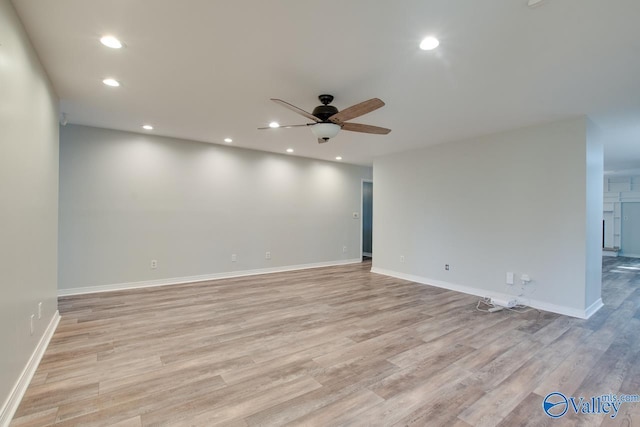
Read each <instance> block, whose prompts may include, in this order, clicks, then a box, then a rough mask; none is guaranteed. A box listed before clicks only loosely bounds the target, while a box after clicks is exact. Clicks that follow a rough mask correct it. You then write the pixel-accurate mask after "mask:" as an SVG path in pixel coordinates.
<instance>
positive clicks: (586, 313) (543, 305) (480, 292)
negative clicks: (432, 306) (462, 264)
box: [371, 267, 603, 319]
mask: <svg viewBox="0 0 640 427" xmlns="http://www.w3.org/2000/svg"><path fill="white" fill-rule="evenodd" d="M371 272H372V273H377V274H382V275H384V276H390V277H395V278H398V279H403V280H408V281H410V282H416V283H420V284H423V285H429V286H435V287H437V288H443V289H449V290H451V291H457V292H462V293H465V294H469V295H475V296H478V297H487V296H493V297H509V298H513V295H507V294H501V293H499V292H494V291H488V290H486V289H480V288H474V287H471V286H465V285H458V284H455V283H449V282H443V281H441V280H435V279H429V278H427V277H422V276H416V275H413V274H406V273H400V272H397V271H393V270H387V269H384V268H376V267H374V268H372V269H371ZM520 301H522V298H520ZM525 302H526V305H528V306H529V307H533V308H537V309H538V310H544V311H550V312H552V313H557V314H563V315H565V316H571V317H577V318H579V319H588V318H589V317H591V316H592V315H593V314H594V313H595V312H596V311H598V310H600V308H602V306H603V304H602V300H601V299H599V300H598V301H596V302H595V303H593V304H592V305H591V306H590V307H588V308H587V309H585V310H580V309H577V308H573V307H566V306H563V305H558V304H553V303H549V302H545V301H538V300H533V299H529V298H527V299H526V300H525Z"/></svg>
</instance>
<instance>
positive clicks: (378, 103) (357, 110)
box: [329, 98, 384, 125]
mask: <svg viewBox="0 0 640 427" xmlns="http://www.w3.org/2000/svg"><path fill="white" fill-rule="evenodd" d="M383 106H384V102H382V100H380V99H378V98H371V99H370V100H368V101H364V102H361V103H359V104H356V105H352V106H351V107H349V108H345V109H344V110H342V111H340V112H338V113H336V114H334V115H333V116H331V117H329V121H332V122H333V123H336V124H339V125H341V124H343V123H344V122H346V121H347V120H351V119H355V118H356V117H360V116H363V115H365V114H367V113H370V112H372V111H374V110H377V109H378V108H380V107H383Z"/></svg>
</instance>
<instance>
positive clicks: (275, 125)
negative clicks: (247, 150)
mask: <svg viewBox="0 0 640 427" xmlns="http://www.w3.org/2000/svg"><path fill="white" fill-rule="evenodd" d="M269 127H270V128H274V129H275V128H279V127H280V123H278V122H271V123H269Z"/></svg>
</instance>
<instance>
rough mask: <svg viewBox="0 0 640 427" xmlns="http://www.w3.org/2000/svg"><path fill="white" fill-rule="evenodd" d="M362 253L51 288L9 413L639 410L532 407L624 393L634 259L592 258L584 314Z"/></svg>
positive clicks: (157, 419)
mask: <svg viewBox="0 0 640 427" xmlns="http://www.w3.org/2000/svg"><path fill="white" fill-rule="evenodd" d="M370 267H371V265H370V263H363V264H357V265H350V266H343V267H331V268H321V269H313V270H305V271H298V272H289V273H281V274H271V275H264V276H254V277H248V278H238V279H230V280H219V281H213V282H206V283H197V284H187V285H178V286H167V287H158V288H147V289H142V290H131V291H123V292H110V293H101V294H91V295H83V296H74V297H65V298H60V303H59V305H60V311H61V314H62V320H61V322H60V325H59V327H58V329H57V331H56V333H55V335H54V337H53V339H52V341H51V344H50V346H49V348H48V349H47V351H46V354H45V356H44V358H43V359H42V363H41V364H40V366H39V368H38V370H37V372H36V375H35V377H34V378H33V381H32V383H31V385H30V386H29V388H28V390H27V392H26V395H25V397H24V399H23V401H22V403H21V405H20V407H19V409H18V411H17V413H16V416H15V418H14V421H13V423H12V426H49V425H53V424H56V425H63V426H79V425H82V426H106V425H114V426H120V427H129V426H141V425H145V426H146V425H179V426H182V425H185V426H212V425H217V424H221V425H229V426H253V425H285V424H290V425H310V426H312V425H317V426H332V425H349V426H351V425H381V426H392V425H416V426H418V425H433V426H467V427H468V426H494V425H500V426H520V425H532V426H546V425H549V426H551V425H561V426H565V425H571V426H573V425H576V426H578V425H579V426H582V425H589V426H591V425H593V426H597V425H605V426H609V425H619V426H632V425H640V403H637V404H623V405H622V408H621V411H620V413H619V415H618V416H617V417H616V418H615V419H611V418H607V417H604V416H596V415H580V416H576V415H570V414H567V415H565V416H564V417H563V418H562V419H560V420H552V419H551V418H549V417H547V415H545V414H544V412H543V411H542V406H541V402H542V399H543V396H545V395H546V394H547V393H549V392H552V391H560V392H563V393H565V394H566V395H575V396H585V397H591V396H592V395H600V394H603V393H626V394H636V393H640V340H639V339H638V337H639V334H640V332H639V331H640V327H639V326H640V287H639V285H640V274H639V273H638V270H637V269H640V263H639V262H637V261H635V260H630V259H622V258H618V259H613V258H611V259H605V274H604V291H603V299H604V303H605V307H604V308H602V309H601V310H600V311H599V312H598V313H596V314H595V315H594V316H593V317H592V318H591V319H589V320H587V321H583V320H578V319H573V318H569V317H565V316H560V315H556V314H551V313H545V312H537V311H532V312H529V313H526V314H518V313H513V312H499V313H494V314H487V313H481V312H478V311H476V309H475V306H476V302H477V300H478V299H477V298H476V297H472V296H468V295H464V294H460V293H456V292H451V291H446V290H442V289H438V288H434V287H430V286H424V285H418V284H414V283H411V282H407V281H403V280H398V279H393V278H388V277H384V276H380V275H376V274H372V273H370V272H369V271H368V270H369V269H370ZM634 268H635V269H634Z"/></svg>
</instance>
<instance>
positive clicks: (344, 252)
mask: <svg viewBox="0 0 640 427" xmlns="http://www.w3.org/2000/svg"><path fill="white" fill-rule="evenodd" d="M342 253H343V254H346V253H347V247H346V246H343V247H342Z"/></svg>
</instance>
